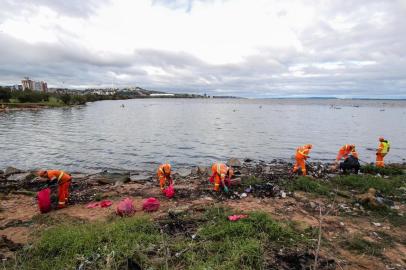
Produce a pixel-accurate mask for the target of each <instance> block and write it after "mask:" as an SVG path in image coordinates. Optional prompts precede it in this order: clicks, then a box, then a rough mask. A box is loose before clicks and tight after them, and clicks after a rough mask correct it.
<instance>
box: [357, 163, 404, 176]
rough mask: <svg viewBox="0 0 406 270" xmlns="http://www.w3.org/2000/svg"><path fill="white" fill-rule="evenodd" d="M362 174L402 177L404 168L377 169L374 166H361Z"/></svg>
mask: <svg viewBox="0 0 406 270" xmlns="http://www.w3.org/2000/svg"><path fill="white" fill-rule="evenodd" d="M361 172H363V173H369V174H378V173H379V174H380V175H402V174H404V171H403V169H402V168H397V167H383V168H381V167H376V166H374V165H370V164H368V165H364V166H361Z"/></svg>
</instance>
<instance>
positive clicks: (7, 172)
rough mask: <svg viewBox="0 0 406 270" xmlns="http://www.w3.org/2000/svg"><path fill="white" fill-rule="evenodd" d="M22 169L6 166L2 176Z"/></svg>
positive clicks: (19, 171)
mask: <svg viewBox="0 0 406 270" xmlns="http://www.w3.org/2000/svg"><path fill="white" fill-rule="evenodd" d="M22 172H23V171H22V170H20V169H17V168H14V167H7V168H6V170H5V171H4V176H5V177H7V176H9V175H12V174H16V173H22Z"/></svg>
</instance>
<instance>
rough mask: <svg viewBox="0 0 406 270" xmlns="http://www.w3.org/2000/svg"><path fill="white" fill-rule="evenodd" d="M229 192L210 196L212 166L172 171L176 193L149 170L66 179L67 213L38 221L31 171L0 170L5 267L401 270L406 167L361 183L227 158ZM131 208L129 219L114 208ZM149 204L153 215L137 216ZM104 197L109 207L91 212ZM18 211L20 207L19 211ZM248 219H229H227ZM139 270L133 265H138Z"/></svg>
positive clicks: (318, 169)
mask: <svg viewBox="0 0 406 270" xmlns="http://www.w3.org/2000/svg"><path fill="white" fill-rule="evenodd" d="M228 163H229V165H230V166H233V168H234V171H235V175H236V176H235V178H234V179H233V180H232V186H231V189H230V190H231V192H229V193H223V192H219V193H216V192H213V191H212V188H213V187H212V185H210V184H209V183H208V180H207V179H208V177H209V175H210V168H208V167H193V168H192V169H187V170H182V169H181V168H174V174H173V178H174V180H175V190H176V193H175V197H174V198H172V199H167V198H166V197H165V196H163V195H162V193H161V192H160V190H159V186H158V182H157V180H156V179H155V173H154V172H145V171H142V170H139V171H131V172H124V171H122V172H100V173H97V174H92V175H90V174H86V173H80V172H76V173H72V176H73V182H72V186H71V195H70V198H69V206H68V207H67V208H64V209H61V210H57V211H52V212H50V213H47V214H39V211H38V209H37V205H36V201H35V200H36V198H35V196H36V195H35V194H36V192H37V191H38V190H40V189H42V188H43V186H42V185H43V184H42V183H38V181H36V180H37V179H36V176H35V175H33V174H32V173H31V172H27V171H21V170H18V169H15V168H7V169H6V170H5V171H4V172H2V171H0V184H1V189H0V191H1V192H0V196H1V199H2V205H1V208H0V221H1V222H0V235H2V238H1V239H2V241H3V242H2V245H0V257H1V258H2V259H3V266H4V267H5V269H284V270H285V269H286V270H287V269H319V270H332V269H395V270H400V269H404V267H405V265H406V251H405V249H406V237H405V234H404V230H405V229H406V205H405V202H406V164H387V166H386V167H385V168H377V167H375V166H373V165H372V164H371V165H364V166H362V168H361V173H360V174H359V175H353V174H342V173H339V172H336V171H333V170H331V168H330V165H331V164H325V163H313V162H312V163H309V164H308V166H309V171H308V173H309V176H307V177H303V176H299V175H292V174H291V172H290V170H291V169H292V166H293V165H292V164H291V163H288V162H286V161H281V160H273V161H269V162H267V161H255V160H250V159H246V160H244V161H240V160H238V159H230V160H229V162H228ZM126 197H129V198H131V199H132V200H133V202H134V205H135V208H136V213H135V215H134V216H131V217H126V218H122V217H118V216H117V215H116V214H115V212H114V209H115V207H116V206H117V204H118V203H119V202H120V201H121V200H122V199H123V198H126ZM149 197H155V198H157V199H158V200H159V201H160V208H159V209H158V211H157V212H153V213H143V211H142V202H143V201H144V200H145V199H146V198H149ZM105 199H108V200H111V201H112V202H113V206H112V207H110V208H97V209H93V208H87V204H88V203H91V202H97V201H102V200H105ZM17 209H18V211H16V210H17ZM236 214H243V215H248V216H247V217H246V218H243V219H241V220H238V221H235V222H232V221H230V220H228V218H227V217H228V216H229V215H236ZM137 267H138V268H137Z"/></svg>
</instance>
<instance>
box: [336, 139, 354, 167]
mask: <svg viewBox="0 0 406 270" xmlns="http://www.w3.org/2000/svg"><path fill="white" fill-rule="evenodd" d="M349 155H351V156H353V157H355V158H356V159H358V153H357V151H355V145H354V144H346V145H344V146H343V147H341V148H340V150H339V151H338V154H337V157H336V165H337V164H338V162H339V161H340V160H341V159H342V158H344V160H345V159H347V158H348V156H349Z"/></svg>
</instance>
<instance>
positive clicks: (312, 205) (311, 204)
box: [309, 202, 317, 209]
mask: <svg viewBox="0 0 406 270" xmlns="http://www.w3.org/2000/svg"><path fill="white" fill-rule="evenodd" d="M309 206H310V208H312V209H314V208H316V207H317V205H316V203H314V202H309Z"/></svg>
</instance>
